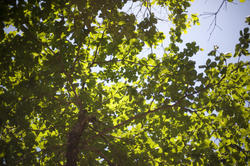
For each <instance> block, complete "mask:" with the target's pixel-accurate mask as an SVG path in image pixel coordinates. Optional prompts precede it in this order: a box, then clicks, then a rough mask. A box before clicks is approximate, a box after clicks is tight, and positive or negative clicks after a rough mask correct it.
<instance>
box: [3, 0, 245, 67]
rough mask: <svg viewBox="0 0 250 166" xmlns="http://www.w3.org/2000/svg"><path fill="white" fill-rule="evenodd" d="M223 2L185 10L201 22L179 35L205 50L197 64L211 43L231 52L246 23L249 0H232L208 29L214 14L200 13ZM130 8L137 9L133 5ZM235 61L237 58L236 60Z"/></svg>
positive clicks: (162, 24) (162, 25) (165, 25)
mask: <svg viewBox="0 0 250 166" xmlns="http://www.w3.org/2000/svg"><path fill="white" fill-rule="evenodd" d="M223 1H224V0H194V2H193V3H192V4H191V7H190V8H189V10H188V12H189V13H198V14H201V15H200V16H199V18H200V25H199V26H192V27H191V29H189V30H188V33H187V34H183V36H182V39H183V46H184V45H185V43H187V42H192V41H195V42H196V43H197V44H198V45H199V46H200V47H201V48H203V49H204V51H202V52H201V51H200V52H199V53H198V54H197V55H196V56H194V57H193V60H195V61H196V64H197V66H198V65H202V64H204V63H205V62H206V59H207V58H208V56H207V54H208V52H210V51H211V50H213V48H214V45H218V46H219V51H220V52H224V53H225V52H233V50H234V47H235V45H236V44H237V43H238V39H239V32H240V30H242V29H244V28H245V27H247V26H248V25H247V24H246V23H245V17H246V16H249V15H250V0H246V1H245V2H244V3H240V2H239V0H234V1H235V2H234V3H228V2H227V3H225V4H224V5H223V6H222V8H221V9H220V12H219V13H218V14H217V18H216V21H217V25H218V26H216V27H215V29H214V31H213V32H212V28H213V25H212V27H211V28H209V26H210V24H211V23H212V22H213V19H214V16H212V15H210V16H208V15H202V14H206V13H213V12H216V11H217V10H218V8H219V7H220V4H221V3H222V2H223ZM129 7H130V4H128V5H127V6H126V7H124V9H123V10H124V11H126V10H127V11H128V8H129ZM133 9H136V7H135V8H133ZM137 10H138V9H137ZM163 10H164V9H160V10H159V8H157V9H155V11H156V12H157V13H158V14H159V17H160V18H166V16H167V14H168V13H167V12H166V11H163ZM157 26H158V28H159V30H160V31H163V32H164V33H165V34H166V36H167V34H168V30H169V28H170V26H171V24H170V23H169V22H168V21H159V22H158V25H157ZM248 27H249V26H248ZM13 30H14V28H13V27H10V28H6V29H5V31H6V32H7V33H8V32H9V31H13ZM211 32H212V33H211ZM210 34H211V36H210ZM168 43H169V40H166V41H165V42H164V44H163V45H164V46H165V47H166V46H167V45H168ZM149 52H150V50H149V49H147V48H145V50H143V51H142V53H140V55H139V56H145V55H147V54H148V53H149ZM154 52H155V53H156V54H157V53H158V54H159V55H161V54H162V53H163V50H162V49H161V48H160V47H158V48H157V50H154ZM241 59H242V60H244V61H249V60H250V57H244V58H241ZM234 61H236V59H235V60H234Z"/></svg>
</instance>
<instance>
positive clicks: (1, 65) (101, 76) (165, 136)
mask: <svg viewBox="0 0 250 166" xmlns="http://www.w3.org/2000/svg"><path fill="white" fill-rule="evenodd" d="M228 1H229V0H228ZM229 2H231V1H229ZM132 3H133V4H135V5H140V9H139V10H138V11H134V12H132V13H126V12H125V11H124V10H122V9H123V8H124V6H126V5H127V6H128V5H131V4H132ZM190 3H191V2H190V0H179V1H173V0H153V1H148V0H133V2H132V1H128V0H105V1H100V0H72V1H67V0H53V1H49V0H41V1H38V0H33V1H32V0H18V1H1V2H0V7H1V9H0V11H1V23H0V24H1V25H0V26H1V30H0V31H1V32H0V33H1V34H0V36H1V39H0V40H1V41H0V53H1V61H0V102H1V104H0V107H1V108H0V109H1V116H0V125H1V127H0V163H1V164H2V165H67V166H71V165H72V166H73V165H76V164H77V165H119V166H120V165H121V166H122V165H124V166H127V165H156V166H157V165H220V164H221V165H235V164H236V165H247V163H248V156H249V144H248V143H249V137H248V134H249V124H248V121H249V113H248V111H249V109H248V108H247V103H248V101H249V88H250V86H249V81H250V80H249V78H250V77H249V73H250V68H249V62H243V61H241V60H240V57H241V56H247V55H249V52H248V47H249V29H248V28H245V29H244V30H242V31H241V32H240V39H239V43H238V44H237V45H236V47H235V52H234V53H219V52H218V48H215V49H214V50H212V51H211V52H210V53H209V54H208V56H210V59H208V60H207V62H206V64H205V65H201V66H200V68H202V69H204V71H203V72H202V73H198V72H197V69H196V68H195V62H194V61H192V60H191V59H190V58H191V57H192V56H193V55H195V54H196V53H197V52H198V51H199V47H198V46H197V45H196V43H195V42H192V43H186V47H185V48H184V49H183V50H181V49H180V48H179V43H181V42H182V40H181V34H182V33H183V32H185V31H186V29H187V28H189V27H190V26H191V25H195V24H199V20H198V17H197V15H195V14H192V15H191V16H188V14H187V13H186V12H185V11H186V10H187V8H188V7H189V6H190V5H191V4H190ZM153 6H155V7H161V8H166V9H167V10H168V11H169V13H170V14H169V15H168V16H167V19H168V20H170V21H171V22H172V25H173V26H172V27H171V29H170V31H169V34H163V33H162V32H159V31H158V30H157V25H156V24H157V21H159V20H158V18H157V17H156V16H155V14H154V12H153V11H152V10H151V9H152V8H153ZM138 13H139V14H142V15H143V16H144V17H140V18H139V16H138V15H137V14H138ZM143 13H144V14H143ZM247 21H248V22H249V19H247ZM4 28H9V29H13V28H15V30H13V31H11V32H9V33H6V31H5V30H6V29H5V30H4ZM166 36H167V38H169V39H170V42H169V45H168V46H167V47H166V48H165V53H164V54H163V55H156V54H155V53H154V52H153V51H152V52H151V53H149V54H148V55H143V56H141V55H142V54H143V53H142V50H143V49H144V48H145V47H150V48H152V50H153V49H154V48H156V47H157V45H159V44H160V43H161V42H162V41H163V40H164V39H165V38H166ZM233 57H237V58H239V60H238V62H237V63H228V59H231V58H233Z"/></svg>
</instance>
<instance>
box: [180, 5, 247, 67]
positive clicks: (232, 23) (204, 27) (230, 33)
mask: <svg viewBox="0 0 250 166" xmlns="http://www.w3.org/2000/svg"><path fill="white" fill-rule="evenodd" d="M222 1H223V0H195V1H194V3H193V4H192V6H191V8H190V10H189V11H190V12H191V13H199V14H204V13H206V12H216V11H217V9H218V8H219V6H220V4H221V3H222ZM249 15H250V0H246V2H245V3H240V2H239V1H238V0H237V1H235V3H226V4H224V5H223V6H222V8H221V10H220V12H219V13H218V15H217V25H218V26H219V27H220V28H221V29H220V28H219V27H215V29H214V31H213V33H212V34H211V37H210V39H209V36H210V33H211V30H212V28H210V29H209V25H210V24H211V22H212V21H213V19H214V17H213V16H210V17H208V16H200V25H199V26H194V27H192V28H191V29H190V30H189V31H188V33H187V34H184V36H183V39H184V43H185V42H187V41H196V42H197V43H198V45H199V46H200V47H201V48H203V49H204V51H202V52H199V53H198V54H197V56H195V60H196V62H197V64H201V63H205V61H206V59H207V53H208V52H210V51H211V50H212V49H213V47H214V45H218V46H219V51H220V52H233V51H234V47H235V44H237V43H238V39H239V32H240V30H242V29H244V28H245V27H247V26H248V25H247V24H246V23H245V17H246V16H249ZM248 27H249V26H248ZM241 59H242V60H248V61H249V60H250V58H249V57H245V58H244V57H242V58H241Z"/></svg>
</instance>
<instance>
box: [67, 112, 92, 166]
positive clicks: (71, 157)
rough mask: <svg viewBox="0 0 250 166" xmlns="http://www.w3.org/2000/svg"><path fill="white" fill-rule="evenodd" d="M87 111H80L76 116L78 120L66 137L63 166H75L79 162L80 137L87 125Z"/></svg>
mask: <svg viewBox="0 0 250 166" xmlns="http://www.w3.org/2000/svg"><path fill="white" fill-rule="evenodd" d="M87 119H88V117H87V111H86V110H84V111H80V112H79V114H78V120H77V122H76V124H74V125H73V127H72V128H71V131H70V132H69V135H68V141H67V148H66V165H65V166H76V165H77V162H78V160H79V158H78V153H79V143H80V140H81V136H82V135H83V131H84V129H85V128H86V127H87V125H88V120H87Z"/></svg>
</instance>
